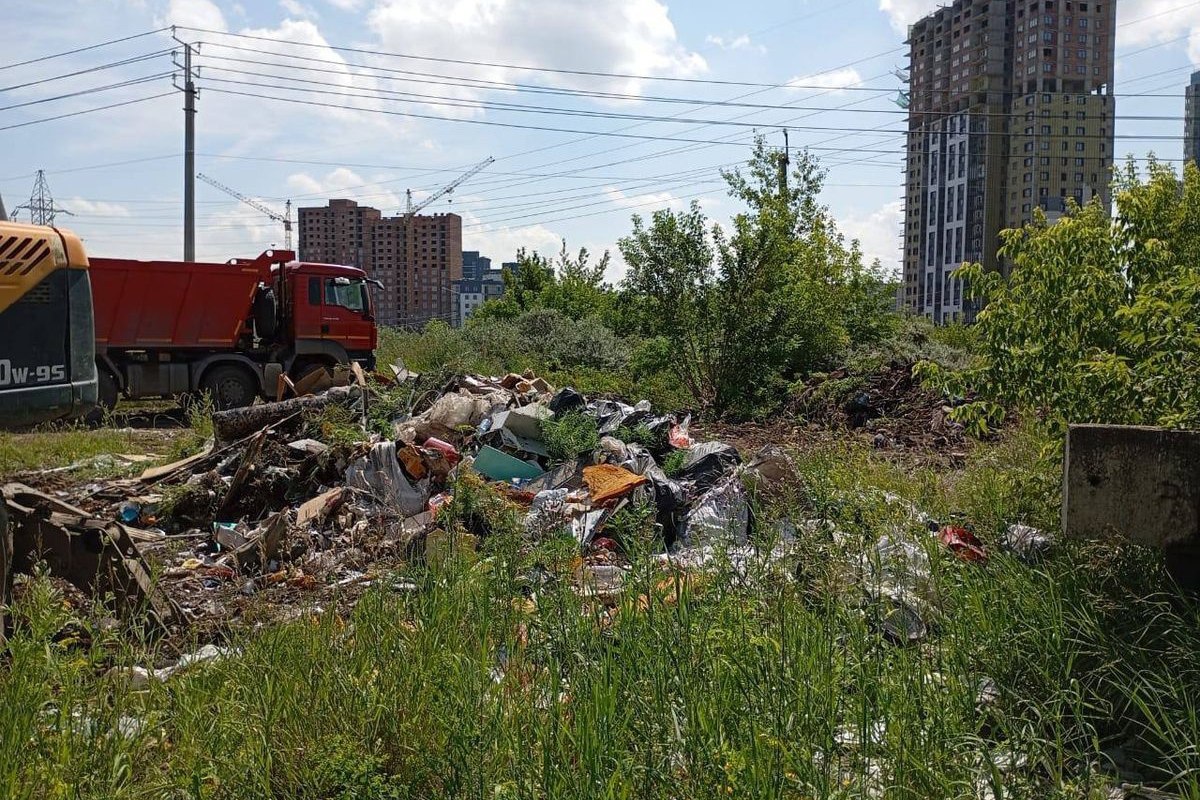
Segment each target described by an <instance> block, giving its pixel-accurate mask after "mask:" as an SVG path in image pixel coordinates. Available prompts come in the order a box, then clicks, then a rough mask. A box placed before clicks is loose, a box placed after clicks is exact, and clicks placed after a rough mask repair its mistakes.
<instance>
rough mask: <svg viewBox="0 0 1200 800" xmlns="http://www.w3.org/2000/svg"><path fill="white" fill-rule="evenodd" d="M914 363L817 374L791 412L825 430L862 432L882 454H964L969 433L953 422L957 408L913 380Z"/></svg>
mask: <svg viewBox="0 0 1200 800" xmlns="http://www.w3.org/2000/svg"><path fill="white" fill-rule="evenodd" d="M913 363H914V362H912V361H910V360H904V359H898V360H893V361H889V362H887V363H884V364H881V365H879V366H877V367H875V368H873V369H871V370H869V371H865V372H855V371H853V370H852V369H850V368H849V367H841V368H838V369H836V370H834V371H832V372H829V373H826V374H821V375H815V376H813V377H812V378H810V379H809V380H808V381H807V383H806V384H805V385H804V387H803V388H802V389H801V390H800V391H799V392H798V393H797V394H796V395H795V397H793V398H792V400H791V401H790V403H789V408H788V411H789V413H790V414H793V415H795V416H798V417H802V418H804V419H807V420H808V421H810V422H813V423H817V424H820V425H822V426H824V427H828V428H832V429H848V430H856V431H862V432H864V433H866V434H867V435H868V436H869V438H870V440H871V442H872V444H873V446H874V447H875V448H876V449H880V450H910V451H918V452H945V451H950V452H952V453H957V452H958V451H961V450H963V449H964V448H965V447H966V444H967V440H966V434H965V431H964V430H963V427H962V426H961V425H960V424H958V423H956V422H954V421H953V420H952V419H950V411H951V408H952V407H953V406H952V404H951V403H948V402H947V398H946V397H944V396H943V395H942V394H941V393H939V392H936V391H934V390H932V389H929V388H927V387H925V386H923V385H922V384H921V381H920V380H918V379H917V378H915V377H914V376H913Z"/></svg>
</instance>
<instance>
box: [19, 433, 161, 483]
mask: <svg viewBox="0 0 1200 800" xmlns="http://www.w3.org/2000/svg"><path fill="white" fill-rule="evenodd" d="M163 442H164V440H163V437H161V436H158V435H157V434H156V432H154V431H131V430H113V429H110V428H95V429H92V428H88V427H85V426H82V425H80V426H58V427H50V428H46V429H43V430H38V431H34V432H30V433H4V432H0V476H4V475H12V474H13V473H17V472H25V471H28V470H41V469H53V468H56V467H65V466H68V465H71V464H74V463H76V462H81V461H88V460H90V459H94V458H96V457H98V456H101V457H102V456H107V455H112V454H114V453H116V454H121V453H129V454H139V455H140V454H146V453H148V452H150V453H153V454H155V455H158V454H160V453H161V451H162V448H163ZM139 466H140V467H144V466H146V465H145V464H142V465H139ZM127 469H128V467H127V465H123V464H121V463H120V462H119V461H109V460H105V459H103V458H102V459H101V460H100V461H99V462H97V463H96V464H94V465H87V466H85V467H82V468H81V469H80V470H79V471H78V472H76V473H73V474H76V475H83V476H89V475H90V476H97V477H99V476H105V475H117V474H121V473H122V472H124V471H127Z"/></svg>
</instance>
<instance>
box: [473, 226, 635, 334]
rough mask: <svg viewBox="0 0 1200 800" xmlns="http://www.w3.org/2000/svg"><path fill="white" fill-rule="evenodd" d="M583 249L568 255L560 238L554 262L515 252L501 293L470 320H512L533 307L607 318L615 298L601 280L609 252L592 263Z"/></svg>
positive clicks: (565, 245) (582, 317)
mask: <svg viewBox="0 0 1200 800" xmlns="http://www.w3.org/2000/svg"><path fill="white" fill-rule="evenodd" d="M590 262H591V254H590V253H588V250H587V248H580V250H579V253H578V254H577V255H576V256H575V257H574V258H572V257H571V255H570V253H568V252H567V243H566V241H565V240H564V241H563V243H562V249H561V250H560V251H559V254H558V259H557V261H551V260H550V259H549V258H547V257H545V256H543V255H541V254H539V253H538V252H537V251H536V250H535V251H534V252H532V253H529V252H526V250H525V249H524V248H522V249H521V250H519V251H518V252H517V269H516V271H515V272H514V271H512V270H507V269H506V270H505V271H504V273H503V274H504V294H503V296H501V297H499V298H497V299H495V300H489V301H488V302H486V303H484V304H483V305H482V306H480V307H479V308H478V309H476V311H475V313H473V314H472V315H471V319H473V320H474V319H478V320H485V319H515V318H517V317H518V316H520V315H521V314H524V313H527V312H529V311H533V310H534V309H543V308H549V309H556V310H558V311H562V312H563V313H565V314H567V315H568V316H570V317H574V318H576V319H584V318H586V317H591V316H596V317H601V318H605V319H607V318H608V316H609V315H610V313H611V310H612V307H613V303H614V300H615V292H614V291H613V289H612V287H611V286H609V285H608V284H606V283H605V282H604V271H605V270H606V269H607V268H608V263H609V255H608V253H607V252H606V253H604V255H602V256H601V257H600V260H599V261H597V262H596V263H595V264H592V263H590Z"/></svg>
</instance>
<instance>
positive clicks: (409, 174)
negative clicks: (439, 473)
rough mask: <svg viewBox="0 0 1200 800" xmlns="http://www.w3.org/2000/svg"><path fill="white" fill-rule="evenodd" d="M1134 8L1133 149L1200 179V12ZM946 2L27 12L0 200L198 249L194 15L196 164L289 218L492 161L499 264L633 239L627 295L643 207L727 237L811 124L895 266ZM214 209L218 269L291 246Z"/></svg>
mask: <svg viewBox="0 0 1200 800" xmlns="http://www.w3.org/2000/svg"><path fill="white" fill-rule="evenodd" d="M1116 2H1117V3H1118V7H1117V25H1118V28H1117V68H1116V86H1115V93H1116V95H1117V100H1116V107H1117V115H1118V122H1117V125H1116V135H1117V142H1116V149H1115V152H1116V153H1117V154H1118V156H1120V157H1124V156H1126V155H1131V156H1133V157H1135V158H1138V159H1144V158H1145V157H1146V156H1147V155H1148V154H1150V153H1156V154H1157V155H1158V156H1159V157H1160V158H1161V159H1164V160H1166V159H1173V160H1174V161H1173V163H1174V165H1175V166H1176V167H1178V166H1179V163H1180V160H1181V158H1182V147H1183V144H1182V136H1183V87H1184V85H1185V84H1186V83H1187V81H1188V78H1189V75H1190V72H1191V70H1192V69H1194V68H1195V66H1194V65H1196V64H1198V63H1200V1H1195V2H1187V0H1116ZM937 5H938V4H937V3H934V2H929V1H928V0H807V1H806V2H794V1H793V2H785V1H784V0H743V1H742V2H728V0H720V1H719V2H718V1H717V0H689V2H686V3H685V2H672V3H667V2H660V1H659V0H236V1H235V0H56V2H54V3H45V2H44V0H3V2H2V3H0V25H2V26H3V27H4V28H5V30H6V32H7V33H8V35H7V36H6V37H5V50H4V53H3V56H2V57H0V197H3V199H4V203H5V205H6V206H7V208H8V209H9V211H10V213H11V211H12V210H13V208H14V207H16V206H18V205H20V204H22V203H24V202H26V201H27V200H28V199H29V195H30V191H31V189H32V187H33V183H34V176H35V173H36V171H37V170H39V169H42V170H45V174H46V179H47V181H48V182H49V185H50V188H51V190H52V192H53V194H54V198H55V201H56V203H57V205H58V206H59V207H61V208H63V209H65V210H67V211H69V212H71V214H70V215H66V214H63V215H60V216H59V217H58V220H57V224H59V225H60V226H63V227H68V228H71V229H72V230H74V231H76V232H77V233H79V234H80V235H82V236H83V237H84V240H85V242H86V244H87V247H88V250H89V252H90V253H92V254H95V255H102V256H110V257H129V258H180V257H182V241H183V234H182V221H181V220H182V202H181V198H182V195H183V112H182V105H183V95H182V93H181V92H179V91H178V90H177V89H176V88H175V86H176V85H178V83H179V75H180V74H181V70H180V69H179V67H178V66H177V64H179V63H182V61H181V58H180V55H179V53H180V51H181V50H182V45H181V44H180V43H179V42H178V41H176V40H175V39H173V38H172V31H171V30H170V29H169V26H172V25H174V26H177V27H176V28H175V29H174V36H175V37H177V38H178V39H179V40H182V41H184V42H188V43H192V44H194V45H198V50H199V52H198V55H197V57H196V58H195V64H196V65H198V66H199V81H198V86H199V88H200V93H199V98H198V101H197V109H198V113H197V116H196V153H197V155H196V169H197V171H198V172H201V173H203V174H205V175H208V176H209V177H211V178H213V179H215V180H216V181H218V182H220V183H222V184H224V185H226V186H229V187H232V188H233V189H235V190H237V191H238V192H240V193H242V194H243V195H246V196H248V197H251V198H253V199H255V200H257V201H258V202H260V203H261V204H263V205H265V206H267V207H269V208H272V209H275V210H276V211H277V212H282V211H283V209H284V203H285V202H286V201H287V200H289V199H290V200H291V201H292V202H293V203H294V204H295V205H296V206H304V205H323V204H324V202H325V200H326V199H328V198H331V197H348V198H351V199H355V200H357V201H359V202H360V203H362V204H366V205H372V206H375V207H377V208H380V209H381V210H383V211H384V213H385V214H394V213H397V212H398V211H399V210H400V209H402V208H403V207H404V204H405V192H406V190H411V192H412V197H413V199H414V202H417V203H419V202H421V201H422V200H424V199H426V198H428V197H429V196H430V195H431V194H432V193H434V192H437V191H438V190H439V189H440V188H441V187H443V186H444V185H446V184H447V183H449V182H450V181H452V180H454V179H455V178H456V177H458V176H459V175H461V174H463V173H464V172H466V171H467V170H469V169H470V168H471V167H473V166H474V165H476V164H478V163H480V162H482V161H484V160H485V159H487V158H489V157H490V158H493V159H494V161H493V162H492V163H490V164H489V165H488V166H487V167H485V168H484V169H483V170H481V171H480V172H478V173H477V174H475V175H473V176H472V177H470V178H469V179H467V180H466V181H464V182H463V183H462V184H461V185H460V186H459V187H458V188H457V189H456V190H455V191H454V192H453V193H451V194H449V195H446V196H443V197H441V198H439V199H437V200H435V201H433V202H432V203H430V204H429V205H428V206H427V207H426V208H425V210H424V213H434V212H444V211H453V212H455V213H458V214H461V215H462V217H463V248H464V249H466V250H479V251H481V252H482V253H483V254H484V255H486V256H489V257H491V258H492V259H493V260H495V261H497V262H499V261H507V260H511V259H512V258H513V256H514V255H515V253H516V251H517V249H518V248H520V247H525V248H527V249H529V250H538V251H541V252H543V253H550V252H557V251H558V249H559V247H560V244H561V242H562V241H563V240H566V242H567V245H568V247H569V248H570V249H571V250H575V249H577V248H579V247H587V248H588V249H589V250H590V251H591V252H592V253H594V254H595V255H596V256H599V254H601V253H602V252H604V251H605V250H608V251H611V253H612V256H613V261H612V263H611V265H610V268H609V273H608V278H609V279H610V280H612V281H617V280H619V278H620V277H621V275H622V274H623V271H624V264H623V263H622V261H621V259H620V254H619V252H618V250H617V246H616V244H617V240H618V239H619V238H620V237H621V236H624V235H626V234H628V232H629V231H630V227H631V223H630V217H631V215H633V214H635V213H637V214H642V215H643V216H649V215H650V214H651V213H652V212H653V211H655V210H657V209H660V208H674V209H681V208H685V207H686V206H687V204H689V203H690V202H692V201H693V200H695V201H698V202H699V203H700V204H701V206H702V207H703V208H704V210H705V212H706V213H707V214H708V215H709V216H710V217H711V218H713V219H714V220H715V221H718V222H722V223H724V222H727V221H728V219H729V218H730V216H732V215H733V214H735V213H736V212H737V211H738V210H739V208H738V206H737V204H736V203H735V202H734V201H733V200H731V199H730V198H728V197H727V196H726V194H725V186H724V183H723V181H722V179H721V175H720V169H721V168H728V167H733V166H736V165H738V164H739V163H744V162H745V160H746V158H747V157H748V155H749V152H750V146H751V143H752V140H753V137H754V136H755V135H756V133H757V134H762V135H765V136H766V137H767V140H768V143H769V144H770V145H772V146H775V147H780V146H782V144H783V133H782V130H783V129H784V128H787V129H788V136H789V143H790V146H791V147H792V148H795V149H801V148H808V149H810V151H811V152H812V153H813V154H814V155H816V156H817V157H818V158H819V159H820V161H821V163H822V165H823V167H824V168H825V169H826V170H827V177H826V185H825V189H824V192H823V196H822V199H823V201H824V202H825V203H826V204H827V205H828V206H829V208H830V209H831V211H832V213H833V215H834V217H835V219H836V220H837V221H838V224H839V226H840V229H841V230H842V231H843V232H844V233H845V234H846V235H847V237H850V238H855V239H858V240H859V241H860V243H861V246H862V249H863V251H864V253H865V254H866V256H867V257H868V259H878V260H879V261H880V263H881V264H882V265H883V266H884V267H885V268H886V269H888V270H892V271H896V270H898V264H899V255H900V253H899V236H900V229H901V220H902V214H903V210H902V202H901V199H902V188H903V175H902V167H901V164H902V158H901V151H902V148H903V143H904V139H903V134H902V131H903V129H904V113H903V111H902V110H901V109H900V108H899V107H898V106H897V104H896V102H895V100H896V97H897V92H898V90H900V89H902V88H903V87H904V84H903V82H902V73H901V72H900V71H902V69H903V68H904V66H905V65H906V62H907V59H906V53H907V51H906V48H905V47H904V44H903V42H904V38H905V30H906V26H907V25H908V24H910V23H911V22H913V21H915V20H916V19H918V18H920V17H921V16H922V15H924V14H926V13H928V12H929V11H931V10H932V9H934V8H935V7H936V6H937ZM164 28H166V30H158V29H164ZM152 31H158V32H156V33H152ZM117 39H124V41H118V42H114V43H111V44H103V43H105V42H111V41H112V40H117ZM96 45H101V46H96ZM73 50H78V52H75V53H72V54H69V55H62V56H58V57H49V58H48V56H56V55H57V54H60V53H64V52H67V51H73ZM24 62H32V63H24ZM898 73H899V74H898ZM173 81H174V84H173ZM196 198H197V204H196V205H197V224H196V252H197V257H198V258H200V259H205V260H217V261H224V260H226V259H228V258H232V257H246V256H253V255H256V254H257V253H259V252H260V251H262V250H263V249H266V248H268V247H271V246H283V241H284V240H283V226H282V224H280V223H278V222H276V221H273V220H271V219H270V218H269V217H267V216H266V215H265V214H263V213H261V212H260V211H257V210H255V209H253V208H251V207H249V206H248V205H245V204H243V203H241V202H240V201H238V200H236V199H234V198H232V197H230V196H229V195H227V194H224V193H222V192H221V191H220V190H218V189H216V188H214V187H212V186H210V185H208V184H206V183H204V182H201V181H197V184H196ZM24 218H25V219H28V216H27V215H25V216H24Z"/></svg>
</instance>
